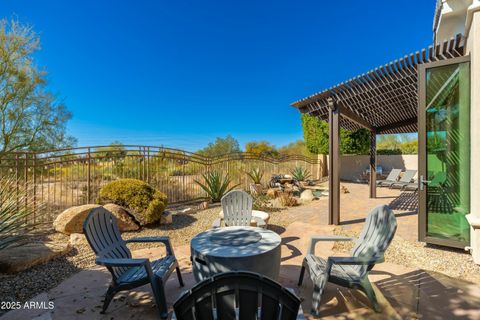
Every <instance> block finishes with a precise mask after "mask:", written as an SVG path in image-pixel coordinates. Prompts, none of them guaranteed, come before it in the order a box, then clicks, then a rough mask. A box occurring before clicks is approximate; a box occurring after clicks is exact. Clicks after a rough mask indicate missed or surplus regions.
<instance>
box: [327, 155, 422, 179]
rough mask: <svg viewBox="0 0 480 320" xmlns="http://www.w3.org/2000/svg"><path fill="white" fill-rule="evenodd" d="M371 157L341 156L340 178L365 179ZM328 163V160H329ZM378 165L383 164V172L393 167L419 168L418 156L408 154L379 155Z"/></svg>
mask: <svg viewBox="0 0 480 320" xmlns="http://www.w3.org/2000/svg"><path fill="white" fill-rule="evenodd" d="M369 162H370V157H369V156H368V155H358V156H350V155H345V156H341V167H340V179H342V180H346V181H355V182H359V181H363V180H364V178H365V176H364V172H365V170H366V169H367V168H368V166H369ZM327 163H328V162H327ZM377 165H378V166H381V167H382V169H383V173H384V174H385V173H387V174H388V173H389V172H390V170H392V169H393V168H396V169H402V170H406V169H412V170H418V156H417V155H416V154H407V155H377Z"/></svg>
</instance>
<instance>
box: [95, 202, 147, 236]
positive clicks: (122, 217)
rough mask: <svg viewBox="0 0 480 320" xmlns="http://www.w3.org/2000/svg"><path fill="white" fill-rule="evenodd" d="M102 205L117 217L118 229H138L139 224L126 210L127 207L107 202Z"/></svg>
mask: <svg viewBox="0 0 480 320" xmlns="http://www.w3.org/2000/svg"><path fill="white" fill-rule="evenodd" d="M103 207H104V208H105V209H107V210H108V211H110V212H111V213H112V214H113V215H114V216H115V217H116V218H117V222H118V227H119V229H120V231H136V230H138V229H140V226H139V225H138V223H137V222H136V221H135V219H134V218H133V215H132V214H131V213H130V211H128V209H126V208H124V207H121V206H119V205H118V204H114V203H108V204H106V205H104V206H103Z"/></svg>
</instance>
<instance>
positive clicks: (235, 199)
mask: <svg viewBox="0 0 480 320" xmlns="http://www.w3.org/2000/svg"><path fill="white" fill-rule="evenodd" d="M252 208H253V198H252V196H250V195H249V194H248V193H246V192H245V191H242V190H232V191H230V192H229V193H227V194H226V195H224V196H223V197H222V210H223V219H222V218H218V219H216V220H215V221H214V222H213V228H219V227H220V226H221V224H222V220H223V221H224V225H225V226H227V227H232V226H250V221H251V220H252V219H253V220H255V221H256V222H257V226H258V227H261V228H265V227H266V224H265V221H263V219H262V218H260V217H255V216H252Z"/></svg>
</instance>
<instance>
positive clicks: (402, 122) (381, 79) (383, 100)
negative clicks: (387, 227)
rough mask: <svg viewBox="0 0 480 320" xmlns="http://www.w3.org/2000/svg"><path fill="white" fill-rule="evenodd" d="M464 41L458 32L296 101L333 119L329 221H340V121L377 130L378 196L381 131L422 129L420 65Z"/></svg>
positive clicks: (452, 53) (456, 50) (459, 48)
mask: <svg viewBox="0 0 480 320" xmlns="http://www.w3.org/2000/svg"><path fill="white" fill-rule="evenodd" d="M464 42H465V41H464V38H463V36H462V35H457V36H456V37H455V38H452V39H450V40H448V41H444V42H443V43H442V44H440V45H436V46H430V47H429V48H427V49H423V50H420V51H417V52H415V53H412V54H410V55H406V56H404V57H403V58H400V59H398V60H395V61H392V62H390V63H388V64H385V65H383V66H380V67H378V68H375V69H374V70H371V71H369V72H367V73H365V74H362V75H359V76H357V77H355V78H353V79H350V80H348V81H345V82H342V83H340V84H338V85H336V86H333V87H331V88H329V89H326V90H324V91H321V92H318V93H316V94H313V95H311V96H309V97H306V98H304V99H301V100H299V101H296V102H294V103H293V104H292V105H293V106H294V107H295V108H297V109H299V110H300V112H302V113H306V114H309V115H312V116H315V117H318V118H320V119H322V120H325V121H328V123H329V132H330V136H329V137H330V138H329V221H328V223H329V224H335V225H338V224H339V223H340V165H339V164H340V148H339V146H340V127H342V128H345V129H347V130H356V129H359V128H366V129H368V130H370V132H371V141H370V179H369V180H370V197H371V198H375V197H376V176H377V173H376V162H377V156H376V135H377V134H392V133H411V132H417V121H418V120H417V115H418V84H417V79H418V76H417V67H418V66H419V65H421V64H425V63H429V62H434V61H439V60H446V59H451V58H455V57H459V56H462V55H463V53H464Z"/></svg>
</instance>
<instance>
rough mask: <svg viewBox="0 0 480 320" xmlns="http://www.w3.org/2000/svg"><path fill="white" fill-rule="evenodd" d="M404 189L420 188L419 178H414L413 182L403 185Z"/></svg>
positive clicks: (413, 189)
mask: <svg viewBox="0 0 480 320" xmlns="http://www.w3.org/2000/svg"><path fill="white" fill-rule="evenodd" d="M402 190H404V191H417V190H418V180H417V179H414V180H413V182H410V183H409V184H406V185H404V186H403V187H402Z"/></svg>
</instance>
